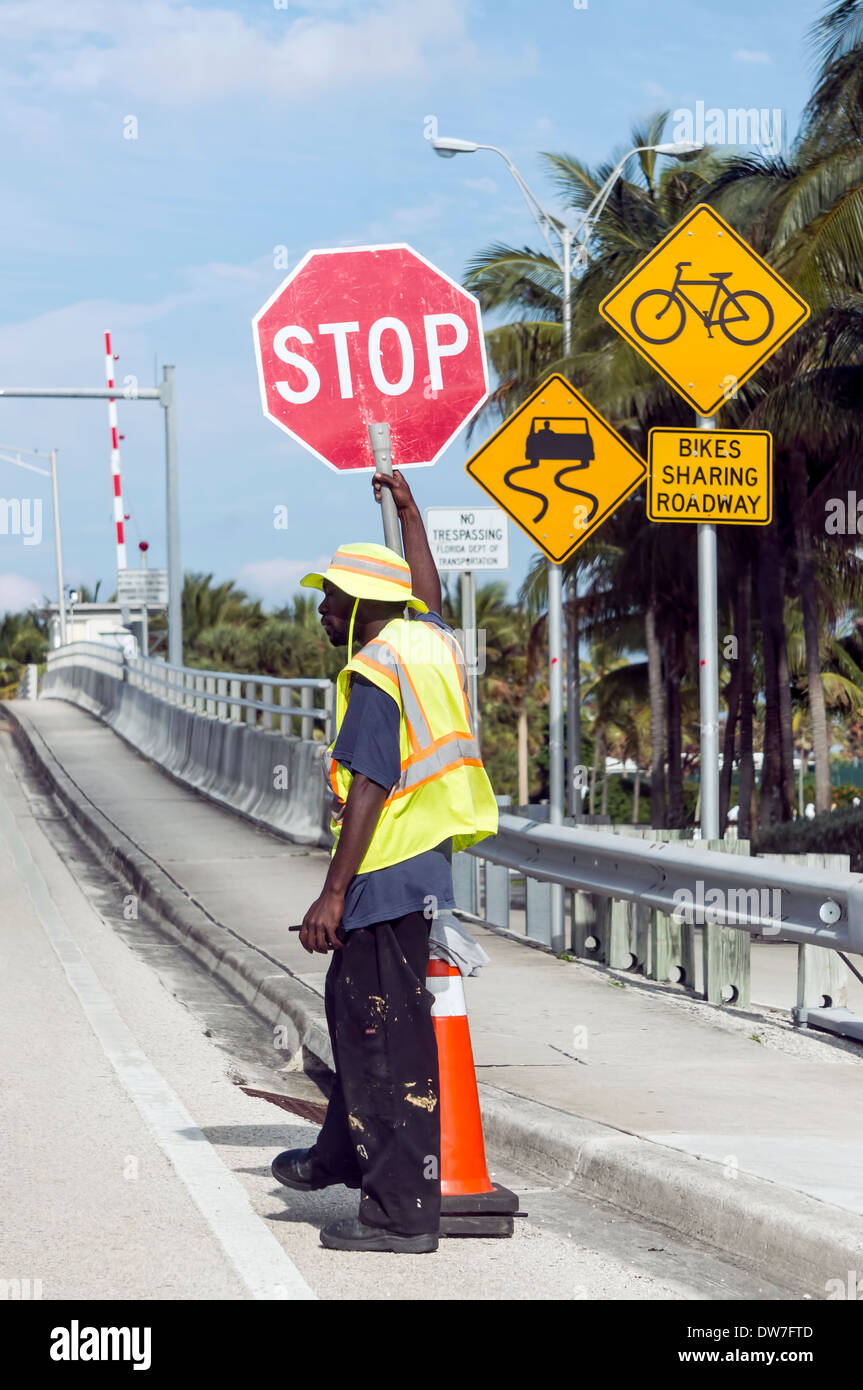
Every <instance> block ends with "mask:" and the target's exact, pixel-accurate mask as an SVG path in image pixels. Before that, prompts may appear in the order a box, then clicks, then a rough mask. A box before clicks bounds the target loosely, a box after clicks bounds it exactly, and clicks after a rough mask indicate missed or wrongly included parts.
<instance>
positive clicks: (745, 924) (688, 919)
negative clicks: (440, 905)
mask: <svg viewBox="0 0 863 1390" xmlns="http://www.w3.org/2000/svg"><path fill="white" fill-rule="evenodd" d="M683 835H684V832H683V831H680V830H652V829H651V828H650V827H647V826H628V825H616V826H615V827H614V828H613V833H612V831H611V830H608V829H606V828H605V827H602V828H596V829H594V828H592V827H587V826H584V825H578V826H575V825H572V824H571V823H570V825H568V826H567V825H564V826H550V825H548V824H547V823H542V822H540V821H538V820H536V819H530V818H527V817H525V816H523V815H512V814H509V813H501V815H500V828H499V831H498V834H497V835H496V836H493V837H490V838H489V839H486V840H482V841H481V842H480V843H479V844H478V845H475V846H474V847H473V848H472V849H470V850H469V851H467V852H466V853H465V854H456V855H454V856H453V880H454V884H455V889H456V902H457V903H458V904H459V911H460V912H461V913H462V915H463V916H465V917H467V919H468V920H471V919H473V920H476V921H479V922H485V923H486V924H487V925H490V926H492V927H494V928H495V929H497V930H499V929H503V930H504V931H505V932H506V933H507V934H508V935H510V936H511V937H513V938H514V939H515V940H519V941H523V942H525V943H526V944H528V945H533V946H539V947H541V948H544V949H546V950H548V949H551V950H552V951H553V952H555V953H557V954H560V955H563V956H564V957H565V958H570V959H572V958H577V959H579V960H585V961H590V962H591V963H594V964H598V965H601V966H604V967H607V968H610V969H612V970H618V971H624V972H628V973H631V974H634V975H640V976H642V977H643V978H644V979H645V980H654V981H658V982H661V983H664V984H672V985H676V986H679V987H682V988H683V990H684V991H685V992H686V993H688V994H690V995H692V996H694V997H695V998H700V999H703V1000H706V1001H707V1002H708V1003H711V1004H718V1005H727V1004H733V1005H736V1006H737V1007H739V1008H743V1009H745V1008H748V1006H749V1003H750V987H751V974H750V951H751V945H752V941H753V939H755V940H757V941H760V942H762V943H763V944H765V945H767V944H769V943H796V951H797V986H796V1003H795V1004H794V1005H792V1006H791V1008H790V1013H791V1018H792V1020H793V1022H794V1023H795V1024H796V1025H805V1026H808V1027H814V1028H817V1029H820V1030H822V1031H826V1032H830V1033H835V1034H838V1035H840V1036H842V1037H849V1038H854V1039H855V1040H856V1041H858V1042H863V1016H861V1015H859V1014H855V1013H853V1012H852V1011H851V1010H850V1009H849V1008H848V1007H847V1004H848V984H849V981H850V978H851V976H852V975H854V976H856V977H857V979H858V980H860V981H861V982H863V973H861V970H860V969H859V968H858V965H855V964H854V962H853V961H852V960H851V959H849V956H848V955H847V954H846V952H851V953H853V954H857V953H860V952H863V875H859V874H851V873H849V872H848V866H849V861H848V856H847V855H844V854H804V855H791V854H786V855H764V856H761V855H755V856H752V855H751V854H750V846H749V842H748V841H745V840H743V841H741V840H734V841H730V840H710V841H706V842H702V841H694V840H686V839H684V838H683ZM639 837H643V838H639ZM472 871H475V872H472ZM480 880H481V881H482V914H481V915H480V913H479V908H480ZM552 883H559V884H561V885H562V886H563V889H564V898H565V903H566V914H565V922H564V923H563V924H560V927H558V932H559V933H560V934H558V932H556V933H555V934H554V935H553V930H552V918H551V910H550V909H551V884H552ZM511 912H514V913H515V915H516V919H517V920H518V919H520V918H521V917H522V914H523V922H524V926H523V930H522V931H513V930H511V929H510V916H511ZM561 928H562V930H561ZM570 953H571V954H570ZM699 954H700V957H701V981H700V983H699V982H698V973H699V971H698V957H699Z"/></svg>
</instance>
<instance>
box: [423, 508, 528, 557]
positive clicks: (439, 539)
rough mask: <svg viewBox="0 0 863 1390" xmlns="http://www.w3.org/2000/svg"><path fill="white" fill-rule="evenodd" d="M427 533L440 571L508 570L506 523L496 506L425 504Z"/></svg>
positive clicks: (507, 531)
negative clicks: (430, 505) (434, 505)
mask: <svg viewBox="0 0 863 1390" xmlns="http://www.w3.org/2000/svg"><path fill="white" fill-rule="evenodd" d="M426 535H427V536H428V542H429V547H430V549H431V553H432V555H433V556H434V562H435V565H436V567H437V568H438V569H439V570H505V569H509V522H508V521H507V519H506V517H505V516H504V515H503V513H502V512H501V511H500V510H499V509H498V508H497V507H427V508H426Z"/></svg>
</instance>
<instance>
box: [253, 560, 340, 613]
mask: <svg viewBox="0 0 863 1390" xmlns="http://www.w3.org/2000/svg"><path fill="white" fill-rule="evenodd" d="M331 559H332V556H331V555H318V556H317V558H316V559H314V560H287V559H285V560H253V561H252V562H251V563H250V564H248V565H243V567H242V569H241V570H240V572H239V575H238V576H237V582H238V584H239V587H240V588H241V589H246V590H250V591H251V592H252V593H253V594H255V595H260V596H261V598H263V599H264V600H269V599H274V600H277V601H279V602H284V601H285V600H286V599H289V598H293V596H294V594H295V593H297V592H298V591H299V589H300V580H301V579H302V577H303V575H304V574H310V573H311V572H313V571H314V572H316V573H318V574H321V573H323V571H324V570H325V569H326V567H327V565H328V564H329V563H330V560H331ZM303 592H305V591H303ZM308 592H309V593H310V594H315V593H316V592H317V590H313V589H309V591H308Z"/></svg>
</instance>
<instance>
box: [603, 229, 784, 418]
mask: <svg viewBox="0 0 863 1390" xmlns="http://www.w3.org/2000/svg"><path fill="white" fill-rule="evenodd" d="M599 312H600V313H601V314H602V316H603V318H604V319H607V320H608V322H609V323H610V324H612V325H613V327H614V328H616V329H617V331H618V333H622V334H623V336H624V338H626V340H627V342H629V343H631V344H632V346H633V347H634V348H635V349H636V351H637V352H640V353H641V355H642V357H646V358H647V361H648V362H650V363H651V365H652V366H653V367H655V368H656V370H657V371H658V372H660V373H661V375H662V376H664V377H665V380H666V381H667V382H669V383H670V385H671V386H673V387H674V389H675V391H679V392H680V394H681V396H683V397H684V399H685V400H687V401H689V404H690V405H691V406H692V407H693V409H694V410H696V411H698V413H699V414H700V415H713V414H714V413H715V412H716V411H717V410H718V409H719V407H720V406H721V405H722V404H723V403H724V402H725V401H727V400H729V399H730V398H731V397H732V396H733V395H734V393H735V392H736V389H737V387H738V386H741V385H742V384H743V382H744V381H747V380H748V379H749V377H751V376H752V374H753V372H756V371H757V370H758V368H759V367H760V366H761V365H762V363H763V362H766V360H767V358H768V357H769V356H770V355H771V353H774V352H775V351H776V349H777V348H778V347H781V345H782V344H783V343H784V342H785V340H786V338H789V337H790V336H791V334H792V333H793V332H794V331H795V329H797V328H799V327H800V325H801V323H803V321H804V319H806V318H808V316H809V305H808V304H807V303H806V302H805V301H804V300H802V299H801V298H800V296H799V295H798V294H795V292H794V290H792V289H791V288H790V286H788V285H786V283H785V281H784V280H782V279H780V277H779V276H778V275H777V274H776V272H775V271H774V270H771V268H770V266H769V265H768V264H767V262H766V261H763V260H762V259H761V257H760V256H758V255H756V253H755V252H754V251H753V250H752V248H751V247H750V246H747V244H746V242H745V241H743V240H742V238H741V237H739V236H738V235H737V233H736V232H735V231H734V230H733V229H732V228H731V227H729V225H728V223H727V222H724V221H723V220H722V218H721V217H719V216H717V214H716V213H715V212H714V211H713V209H712V208H710V207H708V206H707V204H706V203H701V204H699V206H698V207H697V208H694V209H693V210H692V212H691V213H689V215H688V216H687V217H684V219H683V221H682V222H678V224H677V226H676V227H675V228H674V230H673V231H671V232H669V234H668V236H667V237H665V239H664V240H663V241H661V242H660V243H659V245H658V246H657V247H656V248H655V250H653V251H651V253H650V255H649V256H647V257H645V259H644V260H643V261H641V262H640V264H639V265H637V266H636V267H635V270H633V271H632V272H631V273H630V274H629V275H627V277H626V279H625V280H623V281H622V282H621V283H620V284H619V285H618V286H617V288H616V289H614V290H612V292H611V294H609V295H607V296H606V298H605V299H604V300H603V301H602V303H601V304H600V306H599Z"/></svg>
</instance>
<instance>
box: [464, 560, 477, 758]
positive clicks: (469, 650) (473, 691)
mask: <svg viewBox="0 0 863 1390" xmlns="http://www.w3.org/2000/svg"><path fill="white" fill-rule="evenodd" d="M461 625H462V632H463V635H464V654H465V659H466V660H467V679H468V687H469V689H470V707H471V709H472V711H473V717H474V724H475V726H476V730H477V732H478V731H479V703H478V701H479V689H478V681H477V664H478V658H477V652H478V644H477V630H476V575H475V574H474V572H473V570H463V571H462V576H461Z"/></svg>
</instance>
